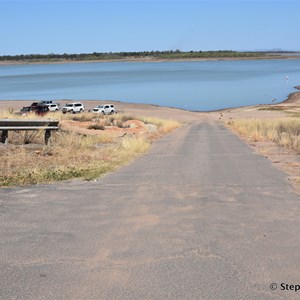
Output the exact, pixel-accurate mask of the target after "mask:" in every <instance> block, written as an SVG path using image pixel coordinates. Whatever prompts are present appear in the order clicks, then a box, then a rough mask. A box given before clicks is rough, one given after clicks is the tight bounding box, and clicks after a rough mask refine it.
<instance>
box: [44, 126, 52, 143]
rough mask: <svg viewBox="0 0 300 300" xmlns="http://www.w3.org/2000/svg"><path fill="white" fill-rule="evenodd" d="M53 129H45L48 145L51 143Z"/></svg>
mask: <svg viewBox="0 0 300 300" xmlns="http://www.w3.org/2000/svg"><path fill="white" fill-rule="evenodd" d="M50 137H51V130H49V129H46V130H45V144H46V145H48V144H49V143H50Z"/></svg>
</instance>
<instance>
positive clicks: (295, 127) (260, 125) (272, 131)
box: [228, 118, 300, 153]
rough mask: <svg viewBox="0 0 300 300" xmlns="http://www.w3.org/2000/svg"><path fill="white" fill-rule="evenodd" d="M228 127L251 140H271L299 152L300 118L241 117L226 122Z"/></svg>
mask: <svg viewBox="0 0 300 300" xmlns="http://www.w3.org/2000/svg"><path fill="white" fill-rule="evenodd" d="M228 125H229V127H231V128H232V129H233V130H234V131H236V132H237V133H238V134H240V135H241V136H244V137H247V138H249V139H250V140H252V141H272V142H274V143H277V144H278V145H281V146H283V147H285V148H287V149H292V150H294V151H296V152H297V153H300V120H299V119H294V118H290V119H279V120H278V119H277V120H254V119H251V120H249V119H241V120H234V121H230V122H228Z"/></svg>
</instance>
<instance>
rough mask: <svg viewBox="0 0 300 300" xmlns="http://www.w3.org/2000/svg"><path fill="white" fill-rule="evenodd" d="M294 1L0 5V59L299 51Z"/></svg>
mask: <svg viewBox="0 0 300 300" xmlns="http://www.w3.org/2000/svg"><path fill="white" fill-rule="evenodd" d="M299 11H300V1H298V0H294V1H292V0H265V1H261V0H252V1H251V0H239V1H228V0H220V1H217V0H210V1H204V0H198V1H197V0H194V1H188V0H182V1H179V0H177V1H175V0H165V1H161V0H152V1H147V0H139V1H128V0H120V1H114V0H110V1H103V0H99V1H97V0H93V1H89V0H85V1H81V0H66V1H58V0H53V1H47V0H39V1H38V0H36V1H27V0H19V1H14V0H10V1H5V0H4V1H3V0H0V41H1V43H0V55H15V54H29V53H41V54H44V53H51V52H52V53H65V52H66V53H89V52H110V51H111V52H120V51H145V50H147V51H148V50H149V51H151V50H176V49H179V50H182V51H190V50H223V49H227V50H257V49H273V48H282V49H285V50H300V39H299V32H300V22H299Z"/></svg>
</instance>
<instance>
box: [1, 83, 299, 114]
mask: <svg viewBox="0 0 300 300" xmlns="http://www.w3.org/2000/svg"><path fill="white" fill-rule="evenodd" d="M295 89H298V90H300V86H295ZM37 101H40V100H37V99H32V100H24V99H16V100H0V110H4V109H14V110H18V109H21V108H22V107H23V106H30V104H31V103H32V102H37ZM72 101H73V100H71V99H68V100H66V99H62V100H54V102H56V103H59V104H60V105H61V107H62V106H63V105H64V104H65V103H68V102H72ZM74 101H82V102H83V103H84V105H85V108H86V110H89V109H93V108H94V107H95V106H97V105H101V104H106V103H112V104H114V105H115V106H116V107H117V109H118V110H120V111H125V112H130V113H138V114H139V113H146V115H149V114H150V115H151V114H152V113H157V112H158V111H167V110H170V113H175V115H176V116H178V113H179V112H182V113H183V112H189V113H216V112H221V111H226V110H231V111H233V110H238V109H241V108H243V107H244V108H250V107H253V108H255V107H260V106H261V105H254V106H247V105H246V106H240V107H228V108H223V109H218V110H213V111H187V110H185V109H181V108H174V107H165V106H160V105H154V104H143V103H131V102H123V101H119V100H101V99H99V100H98V99H93V100H74ZM263 105H265V106H295V105H296V106H298V105H299V106H300V92H293V93H291V94H289V95H288V98H287V99H285V100H283V101H282V102H279V103H276V104H275V103H274V104H263ZM169 117H170V115H169ZM169 117H168V118H169Z"/></svg>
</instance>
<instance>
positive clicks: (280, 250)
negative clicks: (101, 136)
mask: <svg viewBox="0 0 300 300" xmlns="http://www.w3.org/2000/svg"><path fill="white" fill-rule="evenodd" d="M0 199H1V200H0V217H1V218H0V221H1V227H0V234H1V238H0V245H1V247H0V249H1V250H0V264H1V265H0V267H1V272H0V298H1V299H230V300H232V299H238V300H241V299H293V298H295V299H296V298H299V296H300V292H298V293H296V292H294V291H281V290H280V283H287V284H300V276H299V273H300V252H299V249H300V237H299V228H300V218H299V216H300V210H299V195H296V194H295V193H294V192H293V190H292V188H291V187H290V185H289V184H288V183H287V180H286V176H285V174H283V173H282V172H280V171H278V170H277V169H275V168H274V167H273V166H272V165H271V162H270V161H268V160H267V159H266V158H264V157H263V156H259V155H256V154H254V153H253V150H251V149H250V148H249V147H248V146H246V145H245V144H244V143H243V142H242V141H241V140H240V139H239V138H238V137H236V136H235V135H234V134H232V133H231V132H230V131H228V130H227V129H225V128H224V127H222V126H221V125H218V124H217V123H213V122H209V121H205V120H203V121H202V122H201V121H197V122H194V123H192V124H189V125H187V126H184V127H183V128H181V129H179V130H177V131H176V132H174V133H172V134H170V135H168V136H166V137H165V138H163V139H161V140H159V141H158V142H156V143H155V144H154V145H153V147H152V149H151V151H150V152H148V153H147V154H146V155H144V156H142V157H140V158H139V159H137V160H136V161H135V162H134V163H132V164H131V165H130V166H126V167H123V168H121V169H120V170H118V171H117V172H115V173H111V174H109V175H107V176H106V177H104V178H103V179H100V180H99V181H95V182H81V181H71V182H64V183H58V184H53V185H40V186H30V187H18V188H11V189H2V190H0ZM273 282H274V283H276V284H277V285H278V289H277V290H276V291H272V290H271V289H270V287H269V286H270V284H271V283H273Z"/></svg>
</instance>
